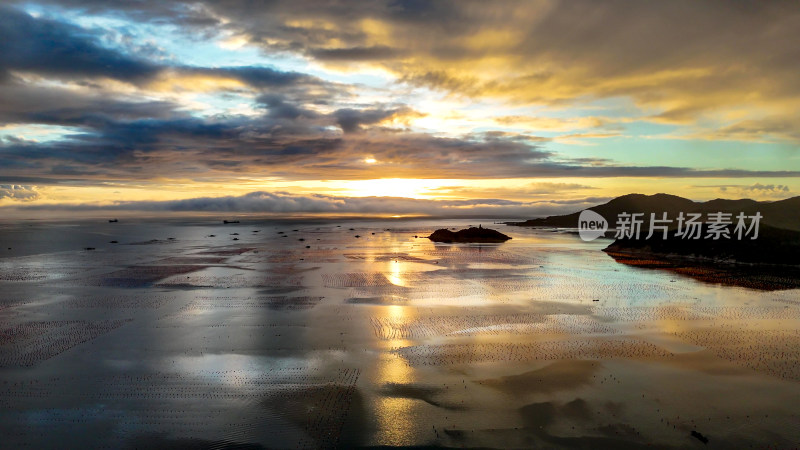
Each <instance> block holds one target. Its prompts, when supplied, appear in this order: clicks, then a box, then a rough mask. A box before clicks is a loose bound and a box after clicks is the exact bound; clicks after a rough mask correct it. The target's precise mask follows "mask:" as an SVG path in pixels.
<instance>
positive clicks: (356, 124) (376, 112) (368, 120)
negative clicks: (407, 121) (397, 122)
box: [333, 108, 411, 133]
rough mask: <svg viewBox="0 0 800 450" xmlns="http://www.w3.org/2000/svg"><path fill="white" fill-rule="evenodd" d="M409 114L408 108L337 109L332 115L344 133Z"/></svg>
mask: <svg viewBox="0 0 800 450" xmlns="http://www.w3.org/2000/svg"><path fill="white" fill-rule="evenodd" d="M409 112H411V111H410V110H409V109H408V108H396V109H377V108H371V109H352V108H343V109H338V110H336V111H335V112H334V113H333V117H334V118H335V119H336V123H337V124H338V125H339V127H341V129H342V131H344V132H345V133H353V132H356V131H359V130H361V126H362V125H373V124H376V123H379V122H382V121H384V120H386V119H389V118H391V117H394V116H397V115H402V114H406V113H409Z"/></svg>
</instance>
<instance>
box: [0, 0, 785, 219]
mask: <svg viewBox="0 0 800 450" xmlns="http://www.w3.org/2000/svg"><path fill="white" fill-rule="evenodd" d="M798 42H800V3H798V2H794V1H771V2H770V1H741V0H740V1H715V0H709V1H704V2H697V1H680V0H676V1H669V2H655V1H654V2H650V1H597V0H569V1H556V0H543V1H537V0H533V1H519V2H516V1H499V2H487V1H455V0H454V1H430V2H429V1H421V0H420V1H417V0H408V1H394V0H392V1H388V0H387V1H371V2H356V1H353V2H349V1H319V2H317V1H304V0H293V1H285V2H281V1H264V2H252V1H245V0H224V1H196V2H194V1H193V2H181V1H171V2H164V1H160V0H153V1H150V0H137V1H127V2H108V1H105V0H62V1H41V2H27V1H15V0H11V1H4V2H3V3H2V5H0V216H2V217H11V218H13V217H38V216H65V217H72V216H75V215H82V214H83V215H87V214H88V215H92V214H95V215H99V214H112V213H113V214H120V215H123V214H138V213H142V212H145V213H151V214H166V213H209V214H232V213H258V214H278V215H281V214H283V215H292V214H298V215H300V214H333V215H359V214H365V215H386V216H391V215H398V216H414V215H453V216H457V215H480V216H497V217H536V216H541V215H550V214H560V213H568V212H573V211H576V210H579V209H583V208H586V207H589V206H593V205H596V204H599V203H603V202H605V201H607V200H609V199H610V198H613V197H616V196H619V195H623V194H627V193H633V192H637V193H644V194H654V193H658V192H666V193H670V194H675V195H680V196H683V197H687V198H691V199H694V200H708V199H713V198H753V199H757V200H778V199H783V198H787V197H792V196H795V195H800V194H798V192H800V78H798V75H797V74H798V73H800V46H798V45H797V43H798Z"/></svg>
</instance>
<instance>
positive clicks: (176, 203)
mask: <svg viewBox="0 0 800 450" xmlns="http://www.w3.org/2000/svg"><path fill="white" fill-rule="evenodd" d="M606 200H608V199H607V198H604V197H589V198H585V199H573V200H563V201H552V202H551V201H536V202H521V201H511V200H504V199H492V198H489V199H474V200H425V199H411V198H402V197H339V196H331V195H321V194H316V195H292V194H289V193H285V192H261V191H259V192H251V193H249V194H245V195H241V196H224V197H199V198H190V199H185V200H169V201H127V202H116V203H113V204H108V205H101V204H37V205H24V206H18V207H17V208H18V209H20V210H24V211H72V212H92V211H108V212H114V211H143V212H173V213H200V212H202V213H264V214H278V215H291V214H323V213H325V214H338V215H352V214H361V215H430V216H442V217H444V216H452V217H456V216H463V217H479V216H482V215H483V216H492V217H498V216H507V217H533V216H539V215H550V214H560V213H566V212H572V211H577V210H579V209H582V208H585V207H588V206H592V205H594V204H596V203H602V202H604V201H606Z"/></svg>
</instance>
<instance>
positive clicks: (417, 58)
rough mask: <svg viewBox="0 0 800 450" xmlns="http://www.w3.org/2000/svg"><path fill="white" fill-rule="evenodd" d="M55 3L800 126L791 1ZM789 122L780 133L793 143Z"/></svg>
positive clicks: (522, 92) (478, 88)
mask: <svg viewBox="0 0 800 450" xmlns="http://www.w3.org/2000/svg"><path fill="white" fill-rule="evenodd" d="M52 3H56V4H59V5H63V6H67V7H74V8H86V9H88V10H89V11H91V12H94V13H102V14H116V15H128V16H130V17H134V18H135V19H136V20H148V21H151V22H156V23H162V22H170V23H177V24H180V25H182V26H183V27H184V29H185V30H186V32H187V33H192V34H193V35H194V34H197V33H209V34H212V35H213V34H215V33H220V32H225V33H231V34H234V35H237V36H242V37H244V38H245V39H248V40H249V41H250V42H251V43H253V44H255V45H258V46H260V47H262V48H263V49H265V50H266V51H268V52H273V51H290V52H295V53H302V54H305V55H307V56H308V57H310V58H314V59H318V60H320V61H322V62H326V63H332V64H337V65H341V64H349V63H363V62H369V63H371V64H376V65H380V66H382V67H383V68H385V69H387V70H389V71H391V72H393V73H395V74H396V75H397V76H398V78H400V79H402V80H406V81H407V82H409V83H413V84H419V85H424V86H429V87H434V88H438V89H443V90H447V91H452V92H455V93H458V94H464V95H468V96H474V97H481V96H500V97H505V98H509V99H512V100H515V101H528V102H542V103H551V104H564V103H570V102H578V101H580V100H581V99H585V98H587V97H588V98H608V97H618V96H628V97H631V98H633V99H634V101H635V102H636V103H637V104H638V105H639V106H642V107H646V108H647V109H648V110H650V111H655V112H654V113H653V114H652V115H651V116H650V117H649V119H650V120H653V121H662V122H670V123H691V122H692V121H694V120H696V119H697V118H698V117H702V116H703V115H704V114H713V113H716V112H719V111H721V110H722V111H724V110H727V109H729V108H736V107H740V106H742V105H747V104H748V102H753V101H755V102H757V103H758V104H759V105H760V106H763V107H765V108H767V109H770V110H772V111H773V112H774V114H776V115H777V116H778V117H779V118H782V119H783V121H784V122H787V123H788V124H789V125H788V127H787V126H786V125H785V124H781V130H795V129H797V128H798V124H799V123H800V115H799V114H797V112H796V106H792V104H793V101H797V100H798V98H799V97H800V84H798V83H797V81H796V79H797V73H798V72H800V55H798V51H797V45H796V42H798V40H800V4H798V3H797V2H791V1H733V0H712V1H705V2H697V1H691V0H675V1H667V2H631V1H603V2H598V1H594V0H569V1H544V0H542V1H526V2H519V1H501V2H486V1H480V0H475V1H470V0H465V1H458V2H450V1H440V2H420V1H395V0H384V1H375V2H366V3H365V2H347V1H345V2H328V1H316V0H308V1H300V0H298V1H291V2H259V3H253V2H251V1H247V0H220V1H211V0H209V1H205V2H188V1H187V2H168V4H165V3H164V2H155V1H152V2H151V1H140V2H132V3H127V2H125V3H119V2H113V3H109V2H102V1H99V0H64V1H53V2H52ZM223 19H224V20H223ZM487 73H490V74H492V76H490V77H487V76H486V74H487ZM787 100H791V101H789V102H788V103H787ZM794 104H795V105H796V102H794ZM774 122H775V119H774V118H770V119H767V121H766V122H765V123H764V124H762V123H761V122H760V121H759V120H750V121H744V122H742V123H741V124H736V123H733V124H729V125H730V127H729V128H728V129H725V130H721V131H719V132H718V133H717V134H716V135H714V136H710V137H716V138H725V137H729V138H733V139H738V138H740V137H741V136H742V134H745V135H747V136H745V137H747V138H749V139H758V138H762V135H763V133H761V132H760V131H759V130H760V129H762V128H764V127H765V126H766V127H767V128H770V127H769V125H770V124H773V123H774ZM781 130H778V134H779V135H778V138H780V139H788V140H794V141H796V140H797V136H796V134H795V133H791V132H790V131H787V132H784V131H781ZM720 135H721V136H720Z"/></svg>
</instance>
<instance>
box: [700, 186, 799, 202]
mask: <svg viewBox="0 0 800 450" xmlns="http://www.w3.org/2000/svg"><path fill="white" fill-rule="evenodd" d="M692 187H696V188H715V189H716V190H717V191H718V192H720V193H721V194H724V195H727V196H741V197H755V198H764V199H782V198H788V197H791V196H792V192H791V188H790V187H789V186H787V185H785V184H762V183H755V184H750V185H746V184H716V185H702V186H692Z"/></svg>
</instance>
